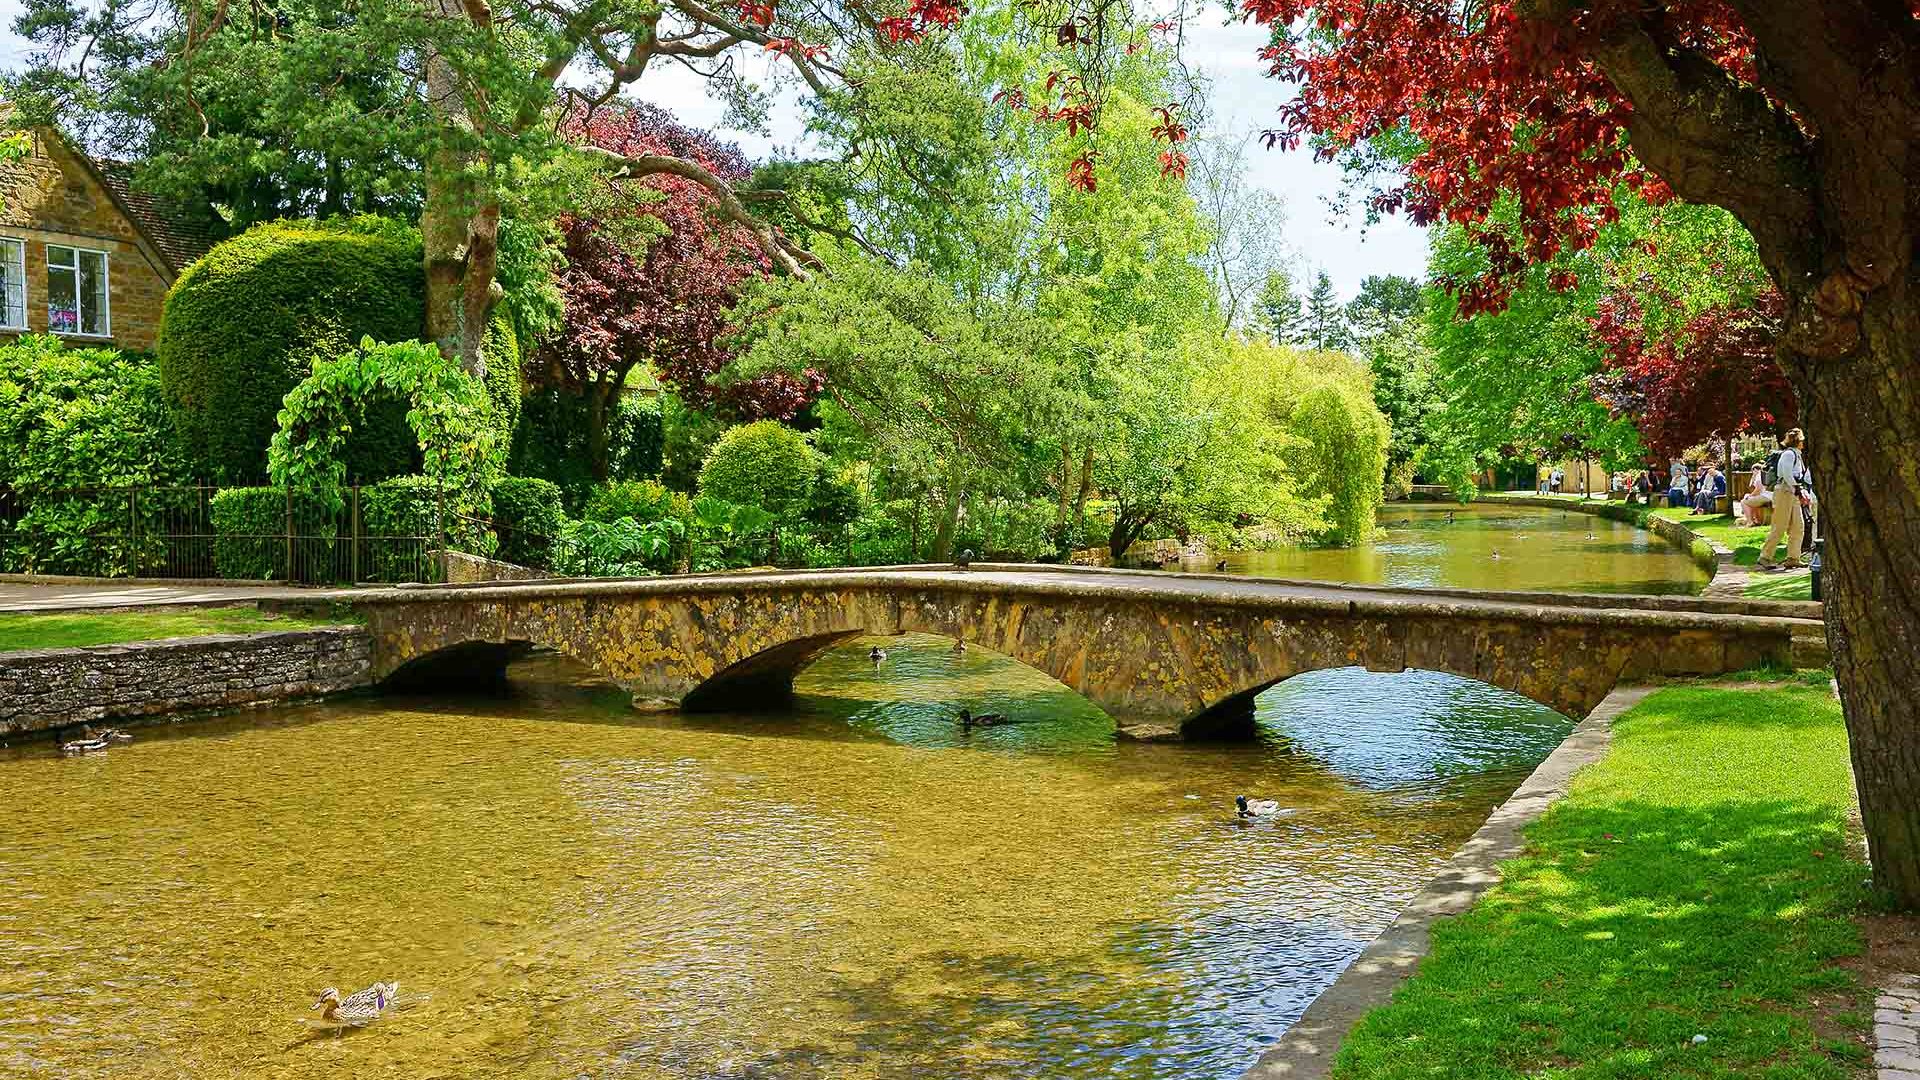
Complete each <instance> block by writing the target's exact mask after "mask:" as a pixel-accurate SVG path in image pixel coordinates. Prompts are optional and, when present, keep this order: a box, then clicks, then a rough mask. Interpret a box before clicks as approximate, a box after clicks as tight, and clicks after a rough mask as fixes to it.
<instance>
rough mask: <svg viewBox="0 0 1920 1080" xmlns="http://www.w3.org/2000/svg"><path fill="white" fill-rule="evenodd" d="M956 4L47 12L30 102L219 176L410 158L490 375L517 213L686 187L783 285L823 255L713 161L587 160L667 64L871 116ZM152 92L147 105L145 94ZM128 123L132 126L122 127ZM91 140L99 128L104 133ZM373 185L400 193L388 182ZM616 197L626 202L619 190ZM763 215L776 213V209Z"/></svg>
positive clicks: (430, 305)
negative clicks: (626, 182) (873, 91)
mask: <svg viewBox="0 0 1920 1080" xmlns="http://www.w3.org/2000/svg"><path fill="white" fill-rule="evenodd" d="M959 14H960V11H959V8H957V7H955V6H951V5H948V4H945V3H943V2H941V0H910V2H904V0H903V2H883V3H879V4H869V3H865V2H863V0H844V2H843V0H740V2H738V3H736V4H729V5H725V6H719V5H715V6H709V5H708V4H706V3H703V2H702V0H664V2H661V0H281V2H278V3H267V4H258V3H256V4H249V5H233V4H230V3H228V0H160V2H159V3H158V4H156V5H145V4H107V5H104V6H101V7H97V8H96V7H95V6H94V5H91V4H87V3H85V2H83V0H40V2H37V3H35V4H32V5H29V7H28V10H27V11H26V13H25V14H23V15H22V16H20V18H19V19H18V20H17V21H16V29H17V30H18V31H19V32H20V33H22V34H24V35H26V36H28V37H29V38H31V39H32V40H34V41H35V42H36V44H37V46H38V48H37V49H36V51H35V53H34V54H33V56H32V57H31V60H30V63H29V65H28V67H27V69H26V70H24V71H22V72H19V73H17V74H16V75H15V76H14V77H12V78H11V79H10V80H9V87H8V90H9V93H10V94H11V96H12V97H13V98H15V99H16V100H18V101H21V102H23V103H24V105H25V115H26V117H27V118H29V119H43V120H47V121H50V122H58V123H61V124H62V125H64V126H67V127H68V128H69V129H91V128H93V127H95V126H97V125H96V123H95V122H96V121H98V120H99V119H100V117H101V115H102V114H103V113H107V112H112V113H114V119H115V120H116V121H117V122H118V123H119V124H120V125H121V126H123V127H129V128H132V129H140V128H141V127H142V126H143V124H144V125H146V126H148V127H151V122H150V119H151V118H150V117H142V116H137V115H131V114H130V113H131V109H132V108H135V107H137V108H140V109H145V110H149V112H150V113H151V114H152V116H153V117H161V118H163V119H164V120H165V122H166V123H167V124H168V125H169V126H170V130H183V131H184V132H185V133H186V134H185V136H184V138H185V141H186V142H188V143H197V144H198V145H197V147H196V153H197V155H198V156H193V155H183V158H184V160H186V161H188V162H190V164H189V166H188V167H189V168H192V169H194V170H196V171H198V172H199V173H200V174H202V175H205V176H207V177H208V178H210V179H212V178H216V177H218V176H219V175H220V174H221V173H222V171H223V170H232V171H237V172H239V173H245V172H247V171H248V170H249V169H252V168H254V167H255V164H254V162H253V160H252V156H253V155H255V154H256V153H258V152H259V151H260V150H261V149H262V147H263V145H264V146H271V147H272V149H274V150H275V151H276V152H277V153H278V155H279V156H280V158H281V159H283V164H284V163H285V162H288V161H297V160H302V159H311V160H318V161H320V162H323V163H328V162H333V163H349V164H351V163H353V162H364V161H383V162H390V161H391V160H392V159H393V158H394V156H395V155H396V154H397V155H398V156H399V157H400V158H401V159H402V160H404V161H405V162H409V163H412V164H413V165H415V166H417V169H418V172H419V181H418V183H419V192H418V196H419V203H418V205H419V210H420V228H421V233H422V235H423V237H424V239H425V254H424V259H425V263H426V282H427V304H426V316H425V326H424V327H423V328H422V330H423V333H424V335H425V336H426V337H427V338H428V339H429V340H432V341H434V342H435V343H437V344H438V345H439V346H440V348H441V349H442V351H443V352H445V353H446V354H448V355H449V356H457V357H459V358H460V360H461V361H462V363H463V364H464V365H465V366H466V367H467V368H468V369H469V370H470V371H473V372H475V373H476V374H478V373H482V372H484V370H485V364H486V358H485V356H484V355H483V352H482V343H483V341H484V339H485V329H486V324H487V317H488V313H489V311H490V309H491V307H492V306H493V304H494V303H495V302H497V300H498V299H499V297H500V293H501V289H500V286H499V283H498V280H497V278H498V269H499V256H500V246H499V229H500V222H501V219H502V216H503V211H506V210H510V209H513V208H514V207H515V206H516V205H519V206H523V207H525V209H526V211H527V216H529V217H538V218H542V219H544V218H545V217H550V216H552V213H553V212H555V211H557V210H559V209H562V208H565V207H567V206H570V205H574V204H575V203H576V202H577V201H578V200H580V199H582V198H592V197H594V194H593V192H594V190H595V189H596V188H598V189H599V190H600V192H601V194H602V195H603V196H604V195H607V193H608V188H607V186H606V185H604V184H601V183H599V182H600V181H603V180H609V179H610V180H612V181H614V182H615V185H614V190H616V191H617V182H618V181H619V180H622V179H626V178H637V177H644V176H655V175H662V174H665V175H670V176H674V177H679V178H682V179H684V180H686V181H689V182H691V183H694V184H698V185H700V186H701V187H703V188H705V189H706V190H707V191H708V193H709V195H710V201H711V205H712V207H713V209H714V211H715V212H716V213H718V214H719V215H721V216H722V217H725V218H728V219H731V220H732V221H733V222H734V223H736V224H737V225H738V226H739V227H740V228H741V229H742V230H743V231H744V232H745V233H746V235H747V236H748V237H750V239H751V241H752V242H753V243H754V244H755V245H757V246H758V248H759V249H760V251H761V253H762V254H763V255H764V257H765V259H766V260H767V262H768V263H769V264H770V265H771V266H773V267H774V268H776V270H777V271H779V272H784V273H787V274H791V275H795V276H805V275H806V274H807V273H808V272H809V270H810V268H811V266H812V264H813V259H812V257H811V256H810V255H809V254H808V253H807V252H806V251H805V250H804V249H802V248H801V247H799V246H798V245H796V244H795V243H793V242H792V241H791V240H790V239H788V237H787V235H786V233H785V232H783V231H782V230H781V229H780V228H778V227H776V226H775V225H773V224H770V223H769V221H768V220H767V218H766V216H765V215H763V214H758V213H756V212H755V210H756V209H757V208H759V207H760V206H764V205H765V204H767V203H771V202H778V201H779V200H780V198H781V196H780V194H779V193H778V192H746V191H742V190H740V187H739V185H737V184H736V183H735V182H732V181H730V180H729V179H727V178H723V177H722V176H720V175H717V174H716V173H715V172H714V171H713V170H711V169H709V168H708V167H706V165H704V164H703V163H702V162H700V161H699V160H697V159H695V158H693V157H687V156H678V155H674V154H670V153H623V152H620V151H617V150H611V149H608V148H605V147H596V146H592V145H584V146H577V145H572V144H570V143H569V142H568V140H567V139H565V138H564V137H563V136H562V133H561V132H560V130H559V127H560V124H561V121H562V119H563V118H566V117H578V116H579V115H581V114H582V113H588V112H591V110H593V109H595V108H596V107H598V106H601V105H604V104H606V103H607V102H610V101H612V100H613V99H614V98H616V97H617V96H618V95H620V94H621V93H623V92H626V91H628V90H630V89H631V88H633V87H634V86H636V85H637V84H640V83H642V82H643V80H644V79H645V78H646V77H647V76H648V75H649V73H652V72H655V71H657V70H659V69H660V68H661V67H663V66H667V65H673V66H681V67H686V68H690V69H692V70H694V71H696V72H699V73H701V74H703V75H706V76H707V77H708V78H709V79H710V80H711V81H712V83H713V84H714V89H715V91H716V92H717V93H721V94H723V95H727V96H729V98H730V99H732V100H734V101H735V102H736V103H738V104H740V105H741V106H742V107H743V108H746V109H748V110H751V109H753V108H754V107H755V102H754V100H753V96H754V93H755V91H754V89H753V88H752V87H750V86H749V85H747V84H746V83H745V82H744V80H742V79H741V78H739V76H738V75H737V74H736V73H737V71H738V70H739V67H740V65H741V64H742V62H743V61H744V60H745V58H746V57H747V56H751V55H771V56H773V57H776V58H778V60H779V62H780V63H781V64H782V68H781V70H782V71H783V72H784V73H785V74H784V75H782V76H781V78H785V79H791V80H793V81H794V82H795V83H797V84H798V85H800V86H803V87H804V88H806V89H807V90H808V91H810V92H811V93H814V94H817V95H833V96H836V97H838V98H842V99H847V100H852V101H855V102H857V101H858V99H859V98H860V96H861V88H860V87H859V86H858V85H855V84H854V83H852V82H850V81H849V80H848V79H847V78H846V77H845V73H846V71H847V70H848V68H849V66H850V65H868V66H871V65H873V64H877V63H893V62H908V63H911V62H912V60H913V59H914V58H915V57H916V56H918V55H921V54H922V53H924V52H926V51H929V50H930V49H931V48H932V47H931V46H927V45H924V44H923V42H924V41H925V39H926V38H927V37H928V36H929V35H930V34H934V33H936V32H938V30H939V29H940V28H941V27H943V26H947V25H951V24H952V23H954V22H955V21H957V19H958V18H959ZM135 87H137V88H138V93H134V92H133V88H135ZM105 126H106V127H108V128H111V127H112V126H113V124H111V123H109V124H107V125H105ZM85 133H86V132H84V131H83V135H84V134H85ZM363 179H364V182H365V183H366V184H367V185H368V186H369V187H370V188H371V189H384V188H386V187H390V186H391V185H392V184H393V183H395V182H396V175H395V173H394V172H393V171H392V170H391V169H386V170H380V171H371V170H370V171H369V172H368V175H367V176H366V177H364V178H363ZM610 197H618V196H617V195H612V196H610ZM756 204H757V205H756Z"/></svg>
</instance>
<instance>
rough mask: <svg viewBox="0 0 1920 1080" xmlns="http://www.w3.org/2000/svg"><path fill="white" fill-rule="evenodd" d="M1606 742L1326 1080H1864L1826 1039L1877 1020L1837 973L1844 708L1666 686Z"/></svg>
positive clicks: (1846, 797)
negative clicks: (1843, 1027)
mask: <svg viewBox="0 0 1920 1080" xmlns="http://www.w3.org/2000/svg"><path fill="white" fill-rule="evenodd" d="M1614 732H1615V733H1614V743H1613V747H1612V749H1611V751H1610V752H1609V754H1608V755H1607V757H1606V758H1605V759H1604V760H1603V761H1601V762H1600V763H1599V764H1597V765H1595V766H1593V767H1591V768H1589V769H1587V770H1586V771H1585V772H1583V773H1582V774H1581V775H1580V776H1579V777H1577V778H1576V780H1575V783H1574V786H1573V790H1572V792H1571V793H1570V794H1569V795H1568V797H1567V798H1566V799H1564V800H1562V801H1561V802H1560V803H1559V804H1557V805H1556V806H1555V807H1554V808H1553V809H1552V810H1551V811H1549V812H1548V813H1547V815H1546V816H1545V817H1543V818H1542V819H1541V820H1540V821H1538V822H1536V823H1535V824H1534V825H1533V827H1532V828H1530V829H1529V830H1528V833H1527V837H1528V841H1529V848H1528V851H1527V853H1526V854H1525V855H1524V856H1523V857H1521V858H1519V859H1516V860H1513V861H1511V862H1509V863H1508V864H1506V866H1505V868H1504V880H1503V882H1502V883H1501V884H1500V885H1498V886H1496V887H1494V888H1493V889H1492V890H1491V891H1489V892H1488V893H1487V894H1486V895H1485V896H1484V897H1483V898H1482V899H1481V900H1480V902H1479V903H1478V904H1476V905H1475V906H1474V908H1473V909H1472V910H1470V911H1469V912H1467V913H1466V914H1465V915H1463V916H1461V917H1459V918H1458V919H1454V920H1451V921H1447V922H1443V923H1442V924H1440V925H1438V926H1436V927H1435V930H1434V935H1433V951H1432V953H1431V954H1430V955H1429V957H1428V958H1427V960H1426V961H1425V962H1424V963H1423V964H1422V965H1421V967H1420V970H1419V973H1418V974H1417V975H1416V976H1415V977H1414V978H1413V979H1412V980H1411V981H1410V982H1408V983H1407V984H1406V985H1405V986H1403V987H1402V988H1401V990H1400V991H1399V992H1398V993H1397V994H1395V996H1394V1000H1393V1003H1392V1004H1391V1005H1389V1006H1387V1007H1385V1008H1382V1009H1379V1010H1376V1011H1375V1012H1374V1013H1372V1014H1371V1015H1369V1016H1368V1017H1367V1018H1366V1019H1365V1020H1363V1021H1362V1022H1361V1024H1360V1025H1359V1027H1358V1028H1357V1029H1356V1030H1355V1031H1354V1033H1353V1034H1352V1036H1351V1037H1350V1038H1349V1039H1348V1040H1347V1043H1346V1045H1345V1047H1344V1048H1343V1049H1342V1050H1341V1052H1340V1055H1339V1058H1338V1060H1337V1062H1336V1067H1335V1070H1334V1075H1335V1077H1336V1078H1338V1080H1361V1078H1364V1080H1399V1078H1412V1077H1421V1078H1430V1077H1446V1078H1450V1080H1481V1078H1486V1080H1493V1078H1520V1077H1528V1078H1548V1077H1552V1078H1561V1077H1583V1078H1600V1077H1606V1078H1609V1080H1627V1078H1645V1080H1657V1078H1667V1077H1759V1078H1765V1080H1826V1078H1833V1080H1841V1078H1848V1077H1855V1076H1857V1075H1859V1071H1860V1068H1861V1065H1862V1064H1863V1062H1864V1059H1865V1051H1864V1049H1863V1047H1862V1043H1860V1042H1859V1041H1858V1040H1857V1039H1855V1038H1853V1037H1851V1036H1848V1035H1846V1034H1845V1033H1842V1032H1839V1031H1838V1030H1837V1029H1836V1027H1835V1025H1836V1024H1848V1023H1850V1024H1852V1025H1855V1026H1858V1025H1860V1024H1862V1023H1863V1020H1864V1017H1865V1015H1866V1014H1867V1013H1868V1012H1870V1011H1871V1007H1870V1004H1868V1003H1867V999H1866V997H1865V996H1864V994H1863V993H1862V992H1861V991H1860V989H1859V987H1858V986H1857V984H1856V982H1855V981H1854V979H1853V977H1852V976H1851V975H1850V974H1848V973H1847V972H1846V971H1844V970H1843V969H1841V968H1839V967H1836V966H1834V965H1833V963H1832V961H1833V960H1834V959H1835V958H1837V957H1842V956H1847V955H1851V954H1854V953H1857V952H1858V951H1859V949H1860V946H1861V942H1860V935H1859V932H1858V931H1857V929H1856V928H1855V926H1854V924H1853V922H1852V921H1851V916H1852V915H1853V914H1854V912H1855V911H1856V910H1857V909H1859V908H1860V907H1861V905H1862V903H1863V902H1864V901H1865V899H1866V893H1865V888H1864V886H1863V884H1862V883H1863V879H1864V878H1865V877H1866V868H1865V867H1864V866H1863V865H1862V864H1861V863H1859V862H1858V861H1856V860H1855V859H1854V858H1853V857H1851V856H1850V854H1849V848H1848V845H1847V816H1848V811H1849V808H1850V806H1851V803H1852V785H1851V782H1850V777H1849V773H1848V768H1847V745H1846V734H1845V730H1844V728H1843V727H1842V724H1841V719H1840V710H1839V707H1838V705H1837V704H1836V703H1835V702H1834V701H1833V699H1832V697H1831V696H1830V695H1829V694H1827V693H1825V692H1822V691H1820V690H1816V689H1812V688H1802V687H1798V686H1782V687H1780V688H1777V689H1768V690H1757V691H1756V690H1734V689H1715V688H1712V687H1705V686H1702V687H1674V688H1670V689H1665V690H1661V691H1659V692H1657V693H1655V694H1654V695H1653V696H1652V697H1649V698H1648V699H1647V700H1646V701H1645V702H1643V703H1642V704H1641V705H1640V706H1639V707H1637V708H1635V709H1634V710H1632V711H1631V712H1630V713H1628V714H1627V715H1625V716H1623V717H1621V718H1620V719H1619V720H1618V721H1617V722H1616V724H1615V728H1614ZM1815 996H1818V997H1820V998H1821V999H1823V1000H1822V1001H1821V1003H1820V1004H1819V1005H1816V1004H1814V1002H1813V1001H1812V1000H1811V999H1812V998H1813V997H1815ZM1821 1016H1826V1017H1831V1018H1833V1019H1831V1020H1829V1021H1827V1022H1826V1023H1825V1024H1823V1025H1820V1026H1816V1019H1817V1018H1819V1017H1821ZM1695 1035H1705V1036H1706V1041H1705V1042H1703V1043H1699V1044H1695V1043H1694V1042H1693V1041H1692V1040H1693V1037H1694V1036H1695Z"/></svg>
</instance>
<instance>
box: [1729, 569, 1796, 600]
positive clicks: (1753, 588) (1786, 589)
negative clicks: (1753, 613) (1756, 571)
mask: <svg viewBox="0 0 1920 1080" xmlns="http://www.w3.org/2000/svg"><path fill="white" fill-rule="evenodd" d="M1744 594H1745V595H1747V596H1751V597H1753V598H1754V599H1756V600H1811V599H1813V575H1812V574H1811V573H1792V572H1789V573H1785V574H1779V575H1768V576H1765V577H1756V578H1754V579H1753V580H1752V581H1749V582H1747V587H1746V589H1745V593H1744Z"/></svg>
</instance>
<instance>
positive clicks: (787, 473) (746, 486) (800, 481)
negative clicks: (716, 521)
mask: <svg viewBox="0 0 1920 1080" xmlns="http://www.w3.org/2000/svg"><path fill="white" fill-rule="evenodd" d="M819 458H820V455H819V454H818V453H817V452H816V451H815V450H814V449H813V447H811V446H809V445H807V440H806V439H805V438H803V437H802V436H801V435H800V433H799V432H796V431H794V430H793V429H792V428H789V427H786V426H784V425H782V424H779V423H776V422H774V421H772V420H756V421H754V422H753V423H751V424H743V425H741V426H740V427H736V428H729V429H728V430H727V432H726V433H725V434H724V435H721V436H720V439H719V441H718V442H716V443H714V444H713V449H712V451H710V452H709V453H708V454H707V460H706V464H704V465H702V466H700V494H702V495H706V496H709V497H711V498H716V499H723V500H725V501H727V502H730V503H735V504H738V505H742V506H757V507H759V508H760V509H762V510H765V511H767V512H768V513H770V514H772V515H774V517H775V518H777V519H780V520H783V521H792V520H797V519H798V518H799V517H800V515H801V512H802V511H803V510H804V509H805V508H806V506H807V503H808V500H809V499H810V498H811V497H812V494H813V485H814V478H815V477H816V476H817V475H818V474H819V472H820V461H819Z"/></svg>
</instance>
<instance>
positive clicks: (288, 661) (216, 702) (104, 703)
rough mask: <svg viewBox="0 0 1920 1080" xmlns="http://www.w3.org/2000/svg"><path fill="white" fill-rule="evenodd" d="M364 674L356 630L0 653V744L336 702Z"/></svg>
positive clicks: (365, 679) (366, 677) (364, 648)
mask: <svg viewBox="0 0 1920 1080" xmlns="http://www.w3.org/2000/svg"><path fill="white" fill-rule="evenodd" d="M372 669H373V643H372V639H370V638H369V637H368V636H367V633H366V631H364V630H362V629H361V628H359V627H357V626H345V627H328V628H323V629H317V630H290V631H285V632H280V633H272V634H219V635H213V636H208V637H197V638H179V639H176V640H172V641H150V642H137V643H133V644H127V645H95V646H92V647H90V648H84V649H31V650H25V651H21V652H7V653H0V739H3V738H7V737H9V736H17V735H25V734H32V733H34V732H42V731H50V730H54V729H58V728H64V727H68V726H71V725H74V724H81V723H89V722H94V721H100V720H117V719H131V718H136V717H143V716H158V715H162V714H165V713H176V712H202V711H209V710H222V709H236V708H242V707H245V706H248V705H263V704H271V703H273V702H279V701H288V700H293V699H300V698H314V697H321V696H324V695H327V694H337V693H341V692H343V691H347V690H355V689H359V688H360V687H364V686H366V685H368V684H369V683H370V682H371V681H372Z"/></svg>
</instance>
